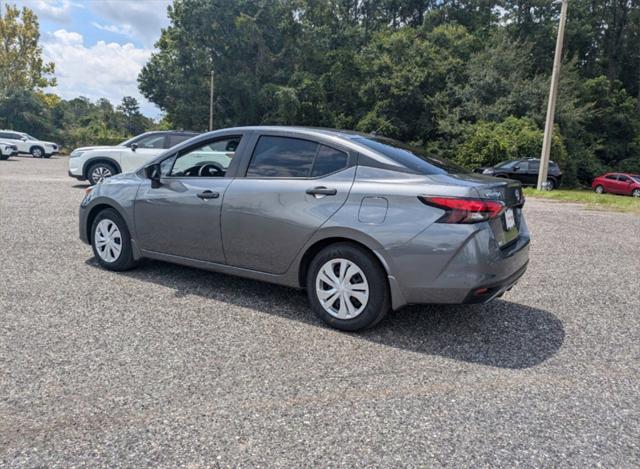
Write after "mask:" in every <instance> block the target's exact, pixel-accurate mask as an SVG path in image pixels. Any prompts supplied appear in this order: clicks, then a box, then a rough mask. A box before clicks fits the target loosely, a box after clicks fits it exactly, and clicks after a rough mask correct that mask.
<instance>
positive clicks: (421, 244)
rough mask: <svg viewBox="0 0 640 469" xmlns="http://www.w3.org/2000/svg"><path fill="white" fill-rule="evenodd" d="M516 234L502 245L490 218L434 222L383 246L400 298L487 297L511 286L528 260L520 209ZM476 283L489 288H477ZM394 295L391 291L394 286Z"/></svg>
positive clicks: (455, 299)
mask: <svg viewBox="0 0 640 469" xmlns="http://www.w3.org/2000/svg"><path fill="white" fill-rule="evenodd" d="M518 225H519V236H518V238H516V240H515V241H513V242H512V243H510V244H509V245H508V246H504V247H500V245H499V242H498V239H497V238H496V236H495V235H494V231H493V230H492V228H491V227H490V226H489V224H488V223H481V224H478V225H447V224H439V223H435V224H433V225H432V226H431V227H429V228H428V229H426V230H425V231H424V232H423V233H421V234H420V235H418V236H416V237H415V238H414V239H413V240H411V241H410V242H409V243H407V244H406V245H403V246H401V247H398V248H394V249H391V250H387V251H385V255H384V257H385V259H386V260H387V264H388V265H389V268H390V271H391V272H390V274H391V275H392V276H393V277H394V278H395V279H396V280H397V285H398V286H399V288H400V290H401V295H402V301H401V302H397V301H395V299H394V301H393V305H394V309H397V308H398V307H400V306H403V305H404V304H430V303H436V304H463V303H486V302H488V301H491V300H492V299H494V298H496V297H498V296H500V295H501V294H503V293H504V292H505V291H507V290H509V289H510V288H511V287H513V285H515V283H516V282H517V281H518V279H520V277H522V275H524V273H525V272H526V269H527V265H528V263H529V245H530V241H531V240H530V235H529V230H528V228H527V225H526V222H525V220H524V217H523V216H522V213H521V211H520V213H519V214H518ZM478 289H487V290H486V292H485V291H483V292H482V293H481V294H478ZM392 295H394V292H393V291H392Z"/></svg>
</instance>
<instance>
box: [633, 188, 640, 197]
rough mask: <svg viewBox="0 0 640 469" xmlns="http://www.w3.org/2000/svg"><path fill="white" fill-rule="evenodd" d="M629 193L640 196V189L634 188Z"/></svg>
mask: <svg viewBox="0 0 640 469" xmlns="http://www.w3.org/2000/svg"><path fill="white" fill-rule="evenodd" d="M631 195H633V196H634V197H640V189H634V191H633V192H632V193H631Z"/></svg>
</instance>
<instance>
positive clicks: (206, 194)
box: [198, 191, 220, 200]
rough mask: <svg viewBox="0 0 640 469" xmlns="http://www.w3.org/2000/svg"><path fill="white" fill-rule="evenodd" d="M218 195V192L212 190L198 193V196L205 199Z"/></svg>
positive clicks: (214, 197)
mask: <svg viewBox="0 0 640 469" xmlns="http://www.w3.org/2000/svg"><path fill="white" fill-rule="evenodd" d="M218 197H220V193H219V192H212V191H204V192H200V193H199V194H198V198H200V199H202V200H205V199H217V198H218Z"/></svg>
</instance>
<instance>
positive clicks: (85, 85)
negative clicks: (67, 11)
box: [42, 29, 159, 117]
mask: <svg viewBox="0 0 640 469" xmlns="http://www.w3.org/2000/svg"><path fill="white" fill-rule="evenodd" d="M42 46H43V50H44V55H45V58H46V60H47V61H53V62H54V63H55V64H56V78H57V81H58V85H57V86H56V87H55V88H54V89H53V90H52V91H53V92H55V93H57V94H59V95H60V96H62V97H63V98H65V99H72V98H75V97H78V96H86V97H87V98H90V99H91V100H96V99H98V98H102V97H105V98H108V99H109V100H110V101H111V102H112V103H114V104H118V103H119V102H120V100H121V99H122V98H123V97H124V96H134V97H135V98H137V99H138V100H139V101H140V103H141V108H142V111H143V112H145V114H147V115H150V116H152V117H156V116H157V115H158V114H159V111H158V109H157V108H156V107H155V106H154V105H152V104H150V103H148V102H147V101H146V100H145V99H144V98H143V97H142V96H141V95H140V93H139V91H138V84H137V78H138V73H139V72H140V69H141V68H142V66H143V65H144V64H145V63H146V62H147V60H148V59H149V57H150V55H151V53H152V50H151V49H148V48H137V47H135V46H134V45H133V44H131V43H126V44H118V43H115V42H110V43H107V42H104V41H98V42H97V43H96V44H95V45H93V46H90V47H87V46H85V44H84V40H83V37H82V35H80V34H78V33H76V32H70V31H66V30H64V29H59V30H57V31H55V32H53V33H49V34H47V35H46V36H45V37H44V40H43V42H42Z"/></svg>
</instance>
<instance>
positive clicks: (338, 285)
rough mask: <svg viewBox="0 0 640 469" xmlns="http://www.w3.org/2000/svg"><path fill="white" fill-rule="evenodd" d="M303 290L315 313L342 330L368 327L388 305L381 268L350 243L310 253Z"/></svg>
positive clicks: (381, 316) (384, 275) (384, 312)
mask: <svg viewBox="0 0 640 469" xmlns="http://www.w3.org/2000/svg"><path fill="white" fill-rule="evenodd" d="M307 294H308V296H309V301H310V303H311V306H312V308H313V310H314V312H315V313H316V315H317V316H318V317H319V318H320V319H322V320H323V321H324V322H326V323H327V324H329V325H330V326H332V327H335V328H336V329H341V330H343V331H357V330H361V329H366V328H368V327H372V326H374V325H375V324H377V323H378V322H379V321H381V320H382V318H384V317H385V315H386V314H387V312H388V311H389V308H390V298H389V296H390V295H389V286H388V284H387V279H386V273H385V271H384V269H383V268H382V266H381V265H380V263H379V262H378V260H377V259H376V258H375V257H374V256H373V255H372V254H371V253H369V252H367V251H366V250H365V249H363V248H361V247H359V246H356V245H354V244H350V243H336V244H332V245H330V246H328V247H326V248H324V249H323V250H322V251H320V252H319V253H318V254H317V255H316V256H315V257H314V259H313V261H311V265H310V266H309V271H308V272H307Z"/></svg>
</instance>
